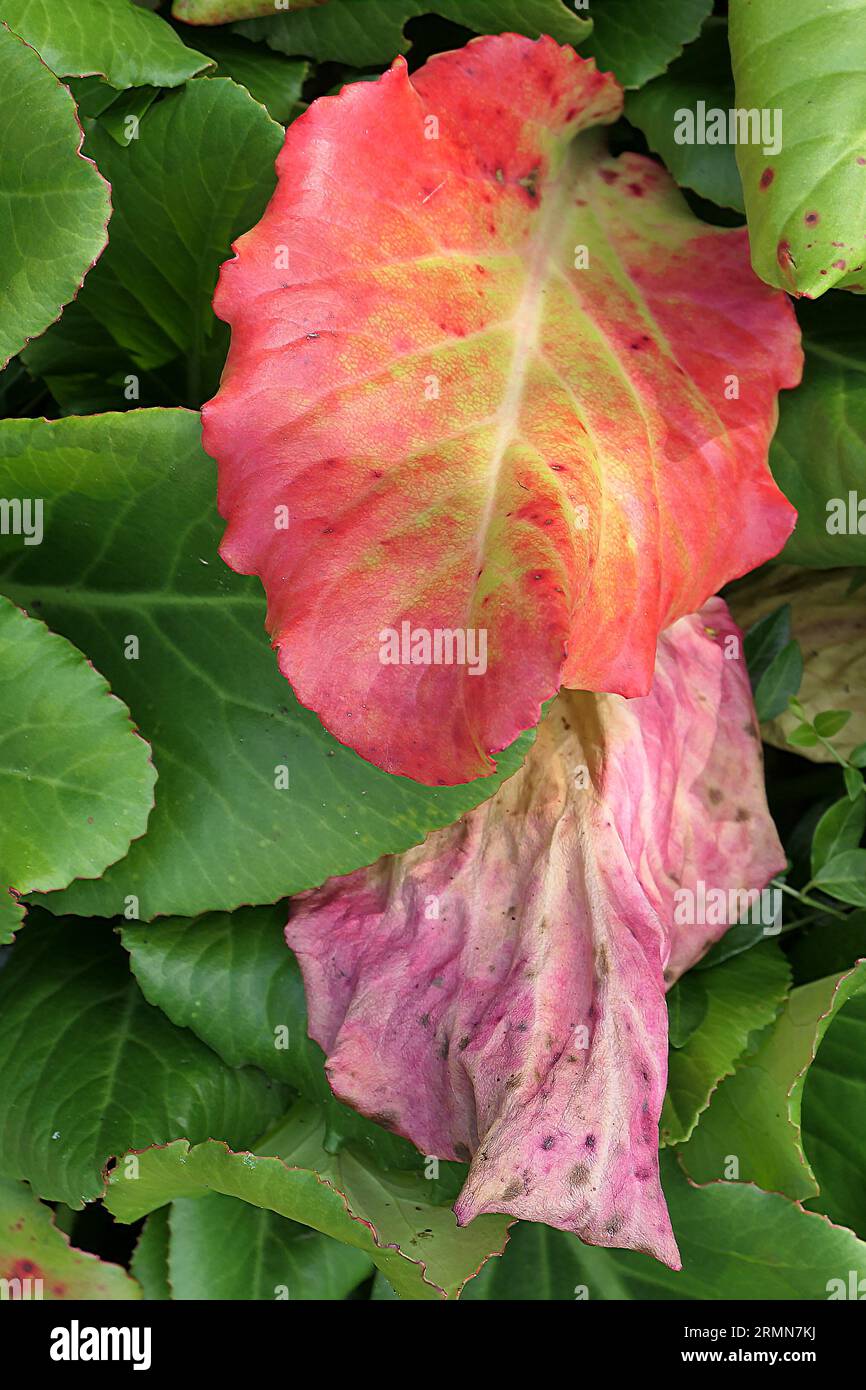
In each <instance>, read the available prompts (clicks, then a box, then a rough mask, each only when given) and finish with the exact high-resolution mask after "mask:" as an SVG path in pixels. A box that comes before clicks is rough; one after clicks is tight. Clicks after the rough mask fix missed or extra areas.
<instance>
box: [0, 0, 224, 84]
mask: <svg viewBox="0 0 866 1390" xmlns="http://www.w3.org/2000/svg"><path fill="white" fill-rule="evenodd" d="M2 12H3V19H4V20H5V21H6V23H7V24H8V25H9V28H10V29H13V30H14V31H15V33H16V34H20V36H21V38H22V39H24V40H25V41H26V42H27V43H29V44H30V45H31V47H32V48H35V49H36V51H37V53H38V54H39V56H40V57H41V59H42V61H43V63H45V64H46V66H47V67H49V68H51V70H52V72H56V73H57V76H58V77H85V76H88V75H91V74H98V75H99V76H102V77H104V78H105V79H106V81H107V82H110V83H111V86H112V87H119V88H124V87H144V86H148V85H150V84H152V85H153V86H154V87H177V86H178V85H179V84H180V83H181V82H186V80H187V78H188V77H192V76H193V75H194V74H195V73H197V72H201V70H202V68H206V67H207V66H208V59H207V58H203V57H202V56H201V54H200V53H194V52H193V50H192V49H191V48H187V47H186V45H185V44H184V43H183V42H182V40H181V39H180V38H178V36H177V34H176V33H175V32H174V30H173V29H172V27H171V25H170V24H166V22H165V20H164V19H160V18H159V15H155V14H151V13H150V11H149V10H144V9H140V8H139V7H138V6H137V5H134V4H133V5H131V4H130V3H129V0H72V3H70V4H65V5H61V4H58V3H57V0H3V4H2Z"/></svg>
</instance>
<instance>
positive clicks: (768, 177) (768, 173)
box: [758, 169, 776, 188]
mask: <svg viewBox="0 0 866 1390" xmlns="http://www.w3.org/2000/svg"><path fill="white" fill-rule="evenodd" d="M775 177H776V171H775V169H765V170H764V172H763V173H762V175H761V178H760V182H759V185H758V186H759V187H760V188H769V187H770V184H771V183H772V182H773V179H774V178H775Z"/></svg>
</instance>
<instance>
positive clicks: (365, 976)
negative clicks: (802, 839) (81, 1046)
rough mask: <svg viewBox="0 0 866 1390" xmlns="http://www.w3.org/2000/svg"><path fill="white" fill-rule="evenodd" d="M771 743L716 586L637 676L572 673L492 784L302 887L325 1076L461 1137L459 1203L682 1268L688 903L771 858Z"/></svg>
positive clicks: (294, 919)
mask: <svg viewBox="0 0 866 1390" xmlns="http://www.w3.org/2000/svg"><path fill="white" fill-rule="evenodd" d="M760 748H761V745H760V741H759V739H758V736H757V729H756V724H755V718H754V712H753V707H752V698H751V691H750V688H749V681H748V675H747V673H746V669H745V662H744V660H743V659H742V647H741V642H740V634H739V631H738V629H737V628H736V627H735V626H734V625H733V622H732V620H731V618H730V615H729V613H728V610H727V608H726V606H725V604H724V603H723V602H722V601H721V600H720V599H711V600H710V601H709V602H708V603H707V604H706V605H705V607H704V609H703V610H702V611H701V613H700V614H696V615H692V616H689V617H686V618H682V619H680V620H679V621H678V622H677V623H675V624H674V625H673V626H672V627H670V628H669V629H668V630H667V631H666V632H664V633H663V634H662V636H661V639H660V641H659V647H658V656H657V662H656V668H655V677H654V681H653V684H652V689H651V692H650V694H649V695H647V696H644V697H640V698H637V699H634V700H625V699H623V698H622V697H621V696H617V695H591V694H587V693H577V692H571V691H564V692H562V693H561V694H560V696H559V697H558V698H557V700H556V701H555V702H554V704H553V705H552V706H551V708H550V710H549V712H548V715H547V717H546V719H545V720H544V722H543V723H542V725H541V727H540V729H539V732H538V738H537V740H536V743H535V745H534V747H533V749H532V752H531V753H530V755H529V757H528V759H527V761H526V763H525V765H524V766H523V768H522V769H521V770H520V771H519V772H518V773H517V774H515V776H514V777H513V778H511V779H510V781H508V782H506V783H505V784H504V786H502V787H501V788H500V789H499V791H498V792H497V794H496V795H495V796H494V797H493V798H492V799H491V800H490V801H488V802H486V803H485V804H484V805H482V806H480V807H479V808H478V809H476V810H474V811H472V812H471V813H470V814H469V815H467V816H466V817H464V818H463V819H462V820H461V821H459V822H458V823H457V824H456V825H454V826H452V827H450V828H449V829H447V830H442V831H439V832H437V833H436V834H434V835H431V836H430V838H429V839H428V840H427V841H426V843H425V844H423V845H420V846H418V847H417V848H415V849H411V850H409V851H408V853H406V854H403V855H401V856H399V857H395V858H390V859H383V860H380V861H379V862H378V863H377V864H375V865H373V867H372V868H370V869H367V870H363V871H360V872H358V873H354V874H351V875H349V876H348V877H346V878H340V879H332V880H330V882H328V883H327V884H325V885H324V887H322V888H320V889H317V890H316V891H314V892H311V893H307V894H304V895H302V896H301V897H299V898H297V899H296V900H295V902H294V904H293V909H292V913H291V917H290V920H289V924H288V927H287V930H286V936H287V940H288V943H289V945H290V946H291V947H292V949H293V950H294V951H296V953H297V955H298V958H299V960H300V963H301V966H302V969H303V972H304V979H305V984H306V990H307V999H308V1007H309V1017H310V1032H311V1035H312V1036H313V1037H314V1038H315V1039H316V1040H317V1041H318V1042H319V1043H320V1044H321V1046H322V1047H323V1048H324V1050H325V1052H326V1054H327V1071H328V1076H329V1078H330V1082H331V1085H332V1087H333V1089H334V1091H335V1092H336V1093H337V1095H338V1096H340V1097H341V1098H342V1099H343V1100H346V1101H348V1102H349V1103H350V1104H351V1105H354V1106H355V1107H356V1108H357V1109H359V1110H362V1111H363V1112H365V1113H366V1114H368V1115H371V1116H374V1117H375V1118H377V1119H378V1120H379V1121H380V1122H381V1123H384V1124H386V1125H388V1126H390V1127H391V1128H393V1129H395V1130H397V1131H398V1132H399V1133H401V1134H404V1135H406V1136H407V1137H408V1138H410V1139H411V1140H412V1141H413V1142H414V1143H415V1144H416V1145H417V1146H418V1148H419V1149H420V1150H421V1151H422V1152H423V1153H426V1154H435V1155H438V1156H439V1157H442V1158H462V1159H469V1158H470V1157H471V1160H472V1161H471V1167H470V1170H469V1176H468V1179H467V1181H466V1184H465V1186H464V1188H463V1191H462V1193H461V1195H460V1198H459V1200H458V1202H457V1204H456V1208H455V1210H456V1213H457V1217H458V1220H459V1221H460V1222H461V1223H465V1222H467V1221H470V1220H471V1219H472V1218H473V1217H475V1216H477V1215H479V1214H480V1213H482V1212H507V1213H512V1214H513V1215H514V1216H517V1217H523V1218H526V1219H528V1220H532V1221H544V1222H547V1223H548V1224H550V1225H553V1226H557V1227H560V1228H562V1229H564V1230H569V1231H574V1232H576V1233H577V1234H578V1235H579V1236H581V1237H582V1238H583V1239H584V1240H585V1241H588V1242H589V1243H591V1244H596V1245H606V1246H625V1247H628V1248H631V1249H639V1250H644V1251H648V1252H650V1253H652V1254H653V1255H655V1256H656V1257H657V1258H658V1259H660V1260H663V1261H665V1262H666V1263H668V1264H670V1265H672V1266H673V1267H675V1268H676V1267H678V1256H677V1249H676V1244H675V1241H674V1238H673V1234H672V1232H671V1228H670V1223H669V1220H668V1215H667V1210H666V1206H665V1202H664V1196H663V1194H662V1191H661V1187H660V1184H659V1175H658V1120H659V1112H660V1109H661V1104H662V1099H663V1096H664V1091H665V1083H666V1065H667V1064H666V1059H667V1012H666V1007H665V999H664V992H665V986H666V984H670V983H671V982H672V981H673V980H674V979H675V978H676V977H677V976H678V975H679V974H680V973H681V972H682V971H683V970H685V969H687V968H688V967H689V966H690V965H693V964H694V963H695V962H696V961H697V960H698V959H699V958H700V957H701V956H702V955H703V954H704V953H705V951H706V950H707V949H708V948H709V945H710V944H711V942H712V941H713V940H715V939H717V938H718V937H719V936H720V935H721V934H722V933H723V931H724V930H725V925H726V924H725V923H723V922H722V923H719V922H718V921H716V923H715V924H710V925H708V924H706V923H705V922H702V921H701V920H700V918H701V915H702V914H701V913H700V912H699V911H697V912H692V913H690V912H688V911H685V912H684V911H682V910H681V909H682V905H683V903H684V902H685V903H686V904H688V901H689V894H691V895H693V898H694V901H695V902H697V901H698V900H699V898H700V895H701V893H702V892H707V891H709V890H720V889H724V890H726V891H727V890H731V889H742V890H752V889H755V890H756V889H760V888H763V886H764V885H765V884H766V883H767V882H768V880H769V879H770V877H771V876H772V875H773V873H775V872H777V871H778V870H779V869H780V868H781V867H782V865H783V864H784V854H783V852H782V849H781V846H780V844H779V840H778V837H777V835H776V831H775V828H774V826H773V823H772V821H771V820H770V817H769V813H768V811H767V806H766V800H765V795H764V788H763V778H762V767H761V751H760ZM707 915H714V914H707ZM692 919H697V920H692Z"/></svg>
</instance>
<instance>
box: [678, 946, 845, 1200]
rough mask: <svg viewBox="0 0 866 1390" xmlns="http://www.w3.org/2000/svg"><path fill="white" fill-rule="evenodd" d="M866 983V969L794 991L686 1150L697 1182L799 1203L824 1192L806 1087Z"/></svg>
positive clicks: (687, 1164) (688, 1166) (721, 1091)
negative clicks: (810, 1153)
mask: <svg viewBox="0 0 866 1390" xmlns="http://www.w3.org/2000/svg"><path fill="white" fill-rule="evenodd" d="M864 982H866V963H862V964H860V965H858V966H856V967H855V968H854V969H853V970H849V971H846V972H845V973H844V974H841V975H830V976H826V977H825V978H824V979H821V980H815V981H814V982H813V983H812V984H808V985H802V986H800V988H798V989H795V990H792V992H791V995H790V997H789V999H788V1002H787V1004H786V1006H785V1008H784V1009H783V1011H782V1013H781V1014H780V1015H779V1017H778V1019H777V1020H776V1021H775V1023H774V1024H773V1025H772V1026H771V1027H770V1028H767V1029H766V1030H765V1032H764V1033H763V1034H762V1035H761V1037H760V1038H759V1039H758V1040H757V1044H756V1046H755V1048H754V1050H753V1051H752V1053H751V1054H750V1055H749V1056H747V1057H746V1058H745V1059H744V1060H743V1061H742V1062H741V1063H740V1065H739V1066H738V1067H737V1069H736V1071H735V1072H734V1075H733V1076H731V1077H728V1078H727V1079H726V1080H724V1081H723V1082H722V1084H721V1085H720V1086H719V1088H718V1090H717V1091H716V1094H715V1095H714V1096H713V1098H712V1101H711V1103H710V1107H709V1109H708V1110H707V1111H706V1112H705V1113H704V1114H703V1115H702V1116H701V1120H700V1123H699V1125H698V1127H697V1129H696V1130H695V1132H694V1134H693V1135H692V1137H691V1139H690V1140H689V1143H688V1144H687V1145H686V1146H685V1148H684V1149H682V1150H681V1153H682V1161H683V1163H684V1165H685V1167H686V1169H687V1171H688V1172H689V1174H690V1175H691V1177H692V1178H694V1179H695V1181H697V1182H711V1181H713V1180H715V1179H719V1178H723V1177H727V1178H734V1179H735V1180H738V1181H740V1182H744V1183H756V1184H757V1186H758V1187H762V1188H764V1190H765V1191H768V1192H782V1193H785V1194H786V1196H788V1197H791V1198H795V1199H800V1198H804V1197H809V1196H813V1195H815V1194H816V1193H817V1191H818V1185H817V1183H816V1181H815V1175H814V1174H813V1172H812V1170H811V1168H810V1166H809V1161H808V1158H807V1153H806V1152H805V1151H804V1149H803V1139H802V1135H801V1132H800V1108H801V1104H802V1098H803V1086H804V1083H805V1079H806V1074H807V1072H808V1069H809V1067H810V1066H811V1064H812V1062H813V1059H814V1057H815V1054H816V1052H817V1050H818V1045H819V1043H820V1042H821V1039H822V1037H823V1036H824V1033H825V1032H826V1030H827V1028H828V1027H829V1026H830V1024H831V1022H832V1020H833V1018H834V1017H835V1015H836V1014H837V1013H838V1011H839V1009H840V1008H841V1007H842V1005H843V1004H844V1003H845V1002H846V1001H847V1000H848V999H850V998H851V997H852V995H854V994H856V993H857V992H858V991H859V990H860V989H861V988H862V986H863V984H864ZM732 1159H733V1160H735V1161H736V1168H734V1167H733V1166H732V1163H731V1160H732Z"/></svg>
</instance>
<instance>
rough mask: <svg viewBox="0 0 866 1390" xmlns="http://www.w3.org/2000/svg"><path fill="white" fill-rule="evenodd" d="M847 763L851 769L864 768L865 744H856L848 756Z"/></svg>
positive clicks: (865, 764) (865, 758)
mask: <svg viewBox="0 0 866 1390" xmlns="http://www.w3.org/2000/svg"><path fill="white" fill-rule="evenodd" d="M848 761H849V763H851V765H852V767H866V743H858V745H857V747H856V748H854V749H852V751H851V752H850V753H849V754H848Z"/></svg>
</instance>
